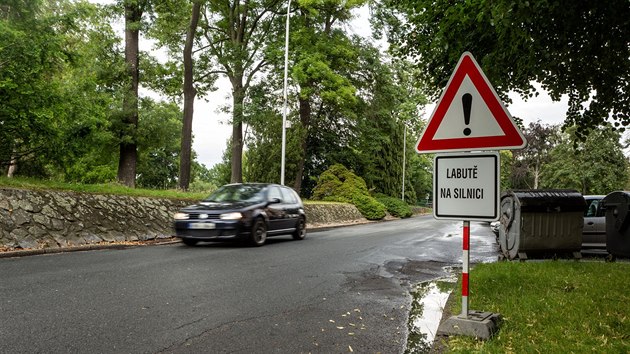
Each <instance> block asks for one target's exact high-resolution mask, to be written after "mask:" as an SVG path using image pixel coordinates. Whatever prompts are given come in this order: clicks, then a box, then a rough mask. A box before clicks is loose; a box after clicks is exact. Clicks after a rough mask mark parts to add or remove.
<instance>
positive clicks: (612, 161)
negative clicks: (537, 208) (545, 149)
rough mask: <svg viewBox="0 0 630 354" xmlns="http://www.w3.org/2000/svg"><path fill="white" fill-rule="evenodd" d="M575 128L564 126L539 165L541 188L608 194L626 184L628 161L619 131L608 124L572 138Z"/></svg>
mask: <svg viewBox="0 0 630 354" xmlns="http://www.w3.org/2000/svg"><path fill="white" fill-rule="evenodd" d="M576 131H577V127H571V128H569V129H567V132H566V133H564V134H563V135H562V138H561V140H560V142H559V143H558V145H557V146H556V147H555V148H553V149H552V151H551V153H550V160H549V162H548V163H547V164H545V165H544V167H543V174H542V178H541V186H542V187H543V188H572V189H576V190H578V191H580V192H581V193H582V194H608V193H610V192H612V191H615V190H620V189H623V188H624V187H625V186H626V185H627V183H628V160H627V159H626V157H625V156H624V154H623V147H622V146H621V143H620V142H619V140H620V134H619V133H618V132H616V131H614V130H613V129H612V127H610V126H602V127H599V129H595V130H593V131H591V133H590V134H589V135H588V137H587V138H586V139H585V140H584V141H576V140H575V134H576Z"/></svg>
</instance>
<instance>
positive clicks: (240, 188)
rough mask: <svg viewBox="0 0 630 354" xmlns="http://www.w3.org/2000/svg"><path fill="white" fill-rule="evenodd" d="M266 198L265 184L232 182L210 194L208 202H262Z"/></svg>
mask: <svg viewBox="0 0 630 354" xmlns="http://www.w3.org/2000/svg"><path fill="white" fill-rule="evenodd" d="M263 200H264V186H262V185H260V186H259V185H245V184H230V185H227V186H223V187H221V188H219V189H217V190H216V191H215V192H214V193H212V194H210V196H209V197H208V198H206V200H205V201H207V202H262V201H263Z"/></svg>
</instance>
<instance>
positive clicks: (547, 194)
mask: <svg viewBox="0 0 630 354" xmlns="http://www.w3.org/2000/svg"><path fill="white" fill-rule="evenodd" d="M507 196H512V197H514V198H516V199H518V201H519V204H520V206H521V207H520V208H521V212H537V213H560V212H580V213H581V212H584V210H585V209H586V201H585V200H584V197H583V196H582V194H581V193H580V192H578V191H576V190H572V189H514V190H508V191H506V192H504V193H503V195H502V196H501V198H504V197H507Z"/></svg>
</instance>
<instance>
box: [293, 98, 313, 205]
mask: <svg viewBox="0 0 630 354" xmlns="http://www.w3.org/2000/svg"><path fill="white" fill-rule="evenodd" d="M311 112H312V110H311V102H310V99H309V98H302V97H300V123H302V129H303V133H304V135H302V141H301V142H300V160H299V161H298V165H297V172H296V176H295V183H294V184H293V189H295V191H296V192H297V193H298V194H300V191H301V189H302V178H303V176H304V161H305V160H306V147H307V145H306V143H307V140H308V131H309V127H310V124H311Z"/></svg>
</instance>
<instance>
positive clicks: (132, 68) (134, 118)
mask: <svg viewBox="0 0 630 354" xmlns="http://www.w3.org/2000/svg"><path fill="white" fill-rule="evenodd" d="M141 18H142V9H141V8H140V5H139V4H137V3H136V2H134V1H126V2H125V62H126V63H127V72H128V74H129V78H130V81H131V82H130V86H129V91H128V93H127V94H126V95H125V97H124V99H123V115H124V117H123V123H124V126H125V128H124V129H123V132H121V133H122V136H121V138H122V139H121V142H120V158H119V160H118V181H119V182H120V183H122V184H124V185H126V186H128V187H132V188H133V187H135V185H136V164H137V161H138V151H137V146H136V131H137V129H138V81H139V68H138V63H139V55H138V53H139V48H138V47H139V39H138V38H139V32H140V31H139V29H138V28H139V25H140V19H141Z"/></svg>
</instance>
